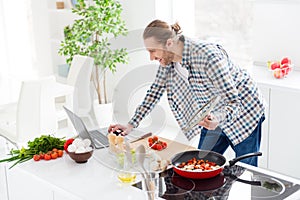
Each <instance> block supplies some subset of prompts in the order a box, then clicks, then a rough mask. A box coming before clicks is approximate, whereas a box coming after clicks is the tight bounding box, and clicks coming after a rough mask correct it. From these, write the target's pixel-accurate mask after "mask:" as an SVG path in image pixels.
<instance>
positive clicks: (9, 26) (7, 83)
mask: <svg viewBox="0 0 300 200" xmlns="http://www.w3.org/2000/svg"><path fill="white" fill-rule="evenodd" d="M17 4H18V5H17V6H16V2H14V1H10V0H1V1H0V44H1V45H0V62H1V64H0V93H1V98H0V105H1V104H6V103H10V102H15V101H17V99H18V96H19V89H20V81H21V80H23V79H26V78H31V77H33V76H34V73H35V72H34V70H33V63H32V62H33V59H32V58H33V57H34V53H33V51H32V48H33V43H32V41H33V40H32V37H33V36H34V34H33V32H32V26H31V23H30V22H31V13H30V11H31V10H30V9H29V8H30V1H20V2H18V3H17Z"/></svg>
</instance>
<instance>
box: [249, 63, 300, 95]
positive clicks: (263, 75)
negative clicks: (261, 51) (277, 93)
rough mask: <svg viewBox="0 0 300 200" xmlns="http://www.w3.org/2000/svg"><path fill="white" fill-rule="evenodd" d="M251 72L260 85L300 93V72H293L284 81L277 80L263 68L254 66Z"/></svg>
mask: <svg viewBox="0 0 300 200" xmlns="http://www.w3.org/2000/svg"><path fill="white" fill-rule="evenodd" d="M249 72H250V74H251V75H252V77H253V78H254V80H255V81H257V83H259V84H260V85H265V86H269V87H272V88H284V89H289V90H298V91H300V71H296V70H293V71H291V72H290V73H289V74H288V75H287V76H286V77H284V78H282V79H276V78H275V77H274V76H273V74H272V72H271V71H270V70H269V69H268V68H267V67H263V66H253V68H251V69H250V70H249Z"/></svg>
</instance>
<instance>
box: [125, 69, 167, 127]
mask: <svg viewBox="0 0 300 200" xmlns="http://www.w3.org/2000/svg"><path fill="white" fill-rule="evenodd" d="M167 71H168V69H167V67H163V66H159V69H158V71H157V74H156V78H155V81H154V82H153V83H152V85H151V86H150V89H149V90H148V91H147V94H146V96H145V98H144V100H143V102H142V104H141V105H139V106H138V107H137V109H136V110H135V114H134V115H133V117H132V118H131V120H130V121H129V122H128V123H129V124H131V125H132V126H133V127H134V128H136V127H138V126H139V123H140V121H141V120H142V119H143V118H144V117H145V116H146V115H148V114H149V113H150V112H151V111H152V110H153V108H154V106H155V105H156V104H157V103H158V102H159V100H160V98H161V97H162V95H163V93H164V91H165V90H166V75H167Z"/></svg>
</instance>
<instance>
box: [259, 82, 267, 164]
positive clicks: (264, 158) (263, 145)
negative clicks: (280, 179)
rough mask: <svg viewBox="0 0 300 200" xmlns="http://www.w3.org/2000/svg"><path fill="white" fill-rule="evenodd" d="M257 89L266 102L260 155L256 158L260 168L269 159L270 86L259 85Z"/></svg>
mask: <svg viewBox="0 0 300 200" xmlns="http://www.w3.org/2000/svg"><path fill="white" fill-rule="evenodd" d="M259 89H260V91H261V93H262V95H263V97H264V100H265V103H266V112H265V117H266V119H265V121H264V122H263V124H262V136H261V145H260V151H261V152H262V156H261V157H259V159H258V166H259V167H262V168H268V159H269V104H270V88H269V87H266V86H263V85H259Z"/></svg>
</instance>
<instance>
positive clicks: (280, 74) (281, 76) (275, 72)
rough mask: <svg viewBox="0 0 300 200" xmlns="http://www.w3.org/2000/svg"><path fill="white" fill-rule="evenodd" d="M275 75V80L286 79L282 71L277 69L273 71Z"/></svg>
mask: <svg viewBox="0 0 300 200" xmlns="http://www.w3.org/2000/svg"><path fill="white" fill-rule="evenodd" d="M273 75H274V77H275V78H278V79H280V78H283V77H284V73H283V72H282V70H281V69H275V70H274V71H273Z"/></svg>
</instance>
